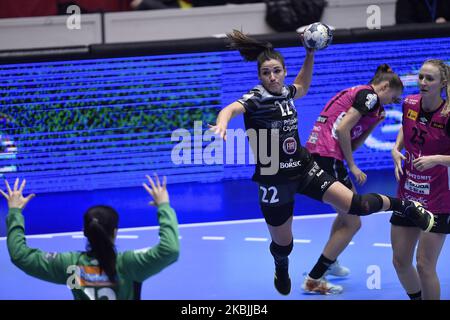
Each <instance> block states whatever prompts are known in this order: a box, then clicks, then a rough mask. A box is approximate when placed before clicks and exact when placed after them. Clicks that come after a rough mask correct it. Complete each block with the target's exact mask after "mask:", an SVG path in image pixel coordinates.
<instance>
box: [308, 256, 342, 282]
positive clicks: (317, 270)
mask: <svg viewBox="0 0 450 320" xmlns="http://www.w3.org/2000/svg"><path fill="white" fill-rule="evenodd" d="M334 261H336V260H330V259H328V258H327V257H325V256H324V255H323V254H322V255H320V258H319V260H317V262H316V264H315V266H314V267H313V268H312V270H311V272H310V273H309V276H310V277H311V278H313V279H319V278H322V276H323V275H324V274H325V272H326V271H327V270H328V268H329V267H330V265H332V264H333V263H334Z"/></svg>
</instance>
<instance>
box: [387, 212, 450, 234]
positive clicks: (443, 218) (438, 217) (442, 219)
mask: <svg viewBox="0 0 450 320" xmlns="http://www.w3.org/2000/svg"><path fill="white" fill-rule="evenodd" d="M389 221H390V222H391V224H392V225H393V226H398V227H416V228H417V226H416V225H415V224H414V223H413V222H412V221H411V220H410V219H408V218H407V217H405V216H404V215H402V214H401V213H399V212H396V211H394V212H393V213H392V216H391V219H390V220H389ZM434 221H435V222H436V224H435V226H434V227H433V228H431V230H430V232H434V233H444V234H450V214H449V213H441V214H435V215H434Z"/></svg>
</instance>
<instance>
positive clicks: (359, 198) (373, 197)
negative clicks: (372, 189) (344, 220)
mask: <svg viewBox="0 0 450 320" xmlns="http://www.w3.org/2000/svg"><path fill="white" fill-rule="evenodd" d="M382 208H383V199H382V198H381V196H380V195H379V194H377V193H368V194H363V195H359V194H354V195H353V198H352V204H351V206H350V210H349V211H348V213H349V214H354V215H357V216H366V215H369V214H371V213H374V212H378V211H380V210H381V209H382Z"/></svg>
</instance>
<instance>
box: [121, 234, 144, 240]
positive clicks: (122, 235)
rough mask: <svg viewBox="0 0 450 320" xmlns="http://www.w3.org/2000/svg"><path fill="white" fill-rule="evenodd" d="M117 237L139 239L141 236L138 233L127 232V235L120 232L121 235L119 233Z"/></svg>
mask: <svg viewBox="0 0 450 320" xmlns="http://www.w3.org/2000/svg"><path fill="white" fill-rule="evenodd" d="M116 238H117V239H139V236H137V235H131V234H129V235H128V234H127V235H125V234H119V235H117V237H116Z"/></svg>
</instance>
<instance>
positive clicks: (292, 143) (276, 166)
mask: <svg viewBox="0 0 450 320" xmlns="http://www.w3.org/2000/svg"><path fill="white" fill-rule="evenodd" d="M296 91H297V90H296V88H295V86H294V85H290V86H284V87H283V89H282V92H281V94H279V95H277V94H273V93H270V92H269V91H267V90H266V89H265V88H264V87H263V86H262V85H258V86H256V87H254V88H253V89H252V90H250V91H249V92H248V93H247V94H245V95H244V96H243V97H242V98H241V99H239V100H238V102H240V103H241V104H242V105H243V106H244V108H245V113H244V123H245V129H246V130H247V136H248V138H249V140H250V146H251V147H252V150H253V155H254V158H255V160H256V166H255V173H254V175H253V180H254V181H258V182H261V183H269V184H271V183H273V184H277V183H278V184H279V183H288V182H290V181H292V180H295V179H298V178H299V177H301V176H302V175H303V174H304V173H305V171H306V170H307V169H308V168H307V167H308V165H310V164H311V162H312V157H311V155H310V154H309V152H308V151H307V150H306V149H305V148H304V147H303V146H302V145H301V144H300V137H299V134H298V119H297V110H296V109H295V105H294V99H293V97H294V96H295V93H296ZM249 132H255V133H256V139H254V138H252V134H250V133H249ZM272 144H273V145H274V150H273V151H271V146H272ZM276 144H278V147H276Z"/></svg>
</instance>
